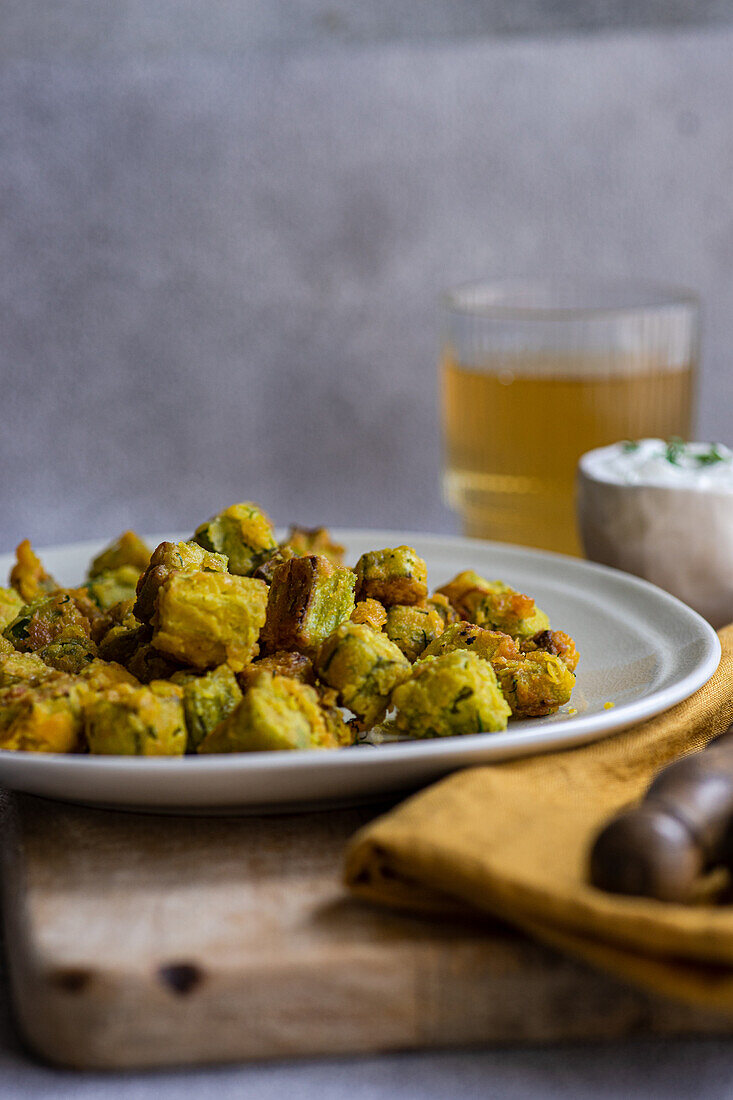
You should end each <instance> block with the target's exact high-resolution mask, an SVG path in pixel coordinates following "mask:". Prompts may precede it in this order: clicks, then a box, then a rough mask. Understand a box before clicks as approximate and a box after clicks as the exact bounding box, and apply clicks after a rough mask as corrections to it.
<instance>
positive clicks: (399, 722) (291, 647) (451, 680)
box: [0, 503, 578, 756]
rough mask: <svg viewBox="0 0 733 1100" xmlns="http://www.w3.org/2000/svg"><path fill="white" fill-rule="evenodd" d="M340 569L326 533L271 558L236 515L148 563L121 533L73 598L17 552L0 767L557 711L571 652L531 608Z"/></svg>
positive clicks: (393, 560) (168, 545) (468, 590)
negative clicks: (34, 758)
mask: <svg viewBox="0 0 733 1100" xmlns="http://www.w3.org/2000/svg"><path fill="white" fill-rule="evenodd" d="M342 555H343V547H341V546H339V545H338V544H336V543H335V542H334V541H333V540H332V539H331V536H330V534H329V532H328V531H327V530H326V529H325V528H313V529H308V528H299V527H293V528H291V529H290V532H289V535H288V537H287V538H286V539H284V540H283V541H282V542H281V543H280V544H279V545H278V544H277V542H276V539H275V535H274V532H273V530H272V526H271V524H270V521H269V519H268V518H267V516H266V515H265V514H264V512H262V510H261V509H260V508H258V507H257V505H254V504H248V503H245V504H236V505H233V506H232V507H231V508H227V509H225V511H223V512H221V513H219V514H218V515H217V516H214V517H213V518H212V519H211V520H208V521H207V522H206V523H204V524H201V525H200V526H199V527H198V528H197V530H196V535H195V537H194V538H193V539H192V540H190V541H188V542H179V543H175V542H163V543H161V544H160V545H159V546H158V547H157V548H156V549H155V550H154V551H153V553H152V554H150V553H149V550H148V547H147V546H146V545H145V543H144V542H143V540H142V539H140V538H139V536H137V535H136V534H135V533H134V532H132V531H127V532H125V533H124V534H123V535H121V536H120V537H119V538H118V539H116V540H115V541H114V542H113V543H111V544H110V545H109V546H107V547H106V548H105V549H104V550H103V551H102V552H101V553H100V554H98V555H97V556H96V557H95V558H94V560H93V561H92V563H91V564H90V567H89V572H88V575H87V580H86V582H84V583H83V584H82V585H81V586H80V587H79V588H62V587H60V586H59V585H58V584H57V582H56V581H55V580H54V578H53V577H52V576H51V575H50V574H49V573H48V572H47V571H46V570H45V568H44V566H43V563H42V562H41V561H40V560H39V558H38V557H37V555H36V554H35V553H34V552H33V550H32V548H31V546H30V543H29V542H28V541H27V540H26V541H25V542H23V543H21V544H20V546H19V547H18V550H17V562H16V564H15V566H14V567H13V570H12V573H11V584H12V588H9V589H0V631H2V634H0V748H10V749H24V750H29V751H45V752H48V751H56V752H77V751H84V750H85V749H88V750H89V751H91V752H93V753H104V754H110V753H112V754H122V755H174V756H175V755H181V754H182V753H183V752H184V751H190V752H194V751H199V752H203V753H212V752H235V751H242V752H246V751H261V750H272V749H298V748H300V749H303V748H305V749H313V748H334V747H342V746H345V745H349V744H351V743H353V740H354V737H355V731H356V730H357V729H359V730H363V729H367V728H369V727H372V726H374V725H375V723H378V722H381V721H383V720H384V719H385V717H386V716H387V714H388V712H393V713H392V716H391V717H388V718H387V721H386V725H385V728H390V729H392V731H393V732H396V733H397V734H398V735H399V736H403V737H412V738H417V737H435V736H441V737H443V736H452V735H459V734H464V733H472V732H479V731H493V730H497V729H503V728H504V726H505V725H506V721H507V717H508V715H509V713H510V710H511V712H512V713H513V714H514V716H515V717H518V718H527V717H535V716H540V715H545V714H549V713H552V712H553V711H555V710H557V708H558V707H559V706H561V705H562V704H563V703H564V702H566V701H567V700H568V699H569V698H570V692H571V691H572V687H573V683H574V676H573V671H574V669H575V666H576V664H577V660H578V654H577V650H576V648H575V643H574V642H573V639H572V638H570V637H569V636H568V635H567V634H564V633H563V632H561V631H552V630H550V627H549V622H548V620H547V616H546V615H545V614H544V613H543V612H542V611H539V610H538V609H537V608H536V607H535V604H534V601H533V600H532V599H531V598H530V597H528V596H525V595H523V594H522V593H520V592H517V591H516V590H514V589H512V588H511V587H509V586H508V585H507V584H504V583H503V582H501V581H487V580H485V578H483V577H481V576H480V575H479V574H477V573H475V572H473V571H471V570H466V571H464V572H462V573H459V574H458V575H457V576H456V577H455V578H454V579H453V580H452V581H451V582H449V584H447V585H444V586H443V587H442V588H441V589H438V590H437V591H436V592H435V593H434V594H433V595H432V596H430V597H428V595H427V568H426V566H425V562H424V561H423V560H422V558H420V557H419V555H418V554H417V552H416V551H415V550H414V548H413V547H410V546H399V547H395V548H389V549H382V550H374V551H369V552H367V553H365V554H362V556H361V557H360V559H359V561H358V562H357V564H356V566H355V568H354V569H353V570H351V569H348V568H346V567H344V566H343V565H342ZM355 599H356V600H358V602H355ZM410 662H415V664H414V665H411V663H410ZM348 712H351V714H353V715H355V716H356V717H354V718H351V719H349V720H348V721H347V720H346V718H347V716H348Z"/></svg>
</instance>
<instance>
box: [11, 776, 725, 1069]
mask: <svg viewBox="0 0 733 1100" xmlns="http://www.w3.org/2000/svg"><path fill="white" fill-rule="evenodd" d="M379 809H380V807H372V808H371V809H370V810H366V809H363V808H362V809H349V810H339V811H328V812H323V813H312V814H303V815H297V816H296V815H290V816H282V817H257V818H253V817H249V818H247V817H242V818H232V817H226V818H225V817H220V818H203V817H199V818H194V817H189V818H183V817H154V816H146V815H142V814H125V813H116V812H112V811H105V810H91V809H83V808H77V807H71V806H65V805H62V804H59V803H54V802H49V801H45V800H42V799H36V798H31V797H28V796H17V797H11V798H9V799H8V804H7V812H6V814H5V821H4V826H3V828H2V833H1V835H2V868H3V870H2V876H3V894H4V916H5V929H6V938H7V949H8V961H9V969H10V975H11V982H12V990H13V999H14V1007H15V1012H16V1017H17V1020H18V1022H19V1025H20V1028H21V1030H22V1032H23V1034H24V1035H25V1037H26V1039H27V1041H28V1043H29V1044H30V1045H31V1047H32V1048H33V1049H34V1050H35V1051H36V1052H37V1053H38V1054H39V1055H41V1056H42V1057H44V1058H47V1059H50V1060H51V1061H53V1062H57V1063H61V1064H63V1065H67V1066H75V1067H108V1068H113V1067H139V1066H154V1065H172V1064H176V1063H185V1062H219V1061H230V1060H239V1059H247V1058H275V1057H285V1056H293V1055H314V1054H325V1053H339V1054H340V1053H355V1052H364V1051H383V1050H393V1049H399V1048H402V1049H404V1048H420V1047H446V1046H454V1045H463V1044H478V1043H520V1042H521V1043H536V1042H549V1041H556V1040H577V1039H597V1038H607V1039H611V1038H615V1037H619V1036H624V1035H628V1034H630V1033H635V1034H638V1033H641V1034H671V1033H678V1034H682V1033H684V1034H694V1033H697V1034H710V1033H713V1032H718V1033H720V1032H722V1031H726V1030H728V1031H730V1030H733V1024H731V1023H730V1022H725V1021H724V1022H722V1023H721V1020H720V1019H719V1018H716V1017H711V1016H707V1015H703V1014H702V1013H701V1012H698V1011H693V1010H691V1009H688V1008H685V1007H682V1006H678V1005H674V1004H671V1003H667V1002H663V1001H661V1000H656V999H653V998H650V997H647V996H645V995H644V994H642V993H639V992H636V991H634V990H630V989H627V988H625V987H623V986H621V985H619V984H617V983H616V982H613V981H611V980H610V979H608V978H605V977H603V976H601V975H598V974H595V973H594V972H592V971H591V970H589V969H587V968H586V967H585V966H583V965H581V964H579V963H575V962H573V961H571V960H568V959H564V958H562V957H561V956H560V955H558V954H556V953H554V952H553V951H550V950H548V949H546V948H544V947H541V946H539V945H537V944H534V943H532V942H530V941H529V940H527V939H525V938H524V937H523V936H520V935H518V934H516V933H514V932H512V931H510V930H508V929H506V928H505V927H502V926H500V925H498V924H491V923H488V922H485V921H482V922H479V921H475V922H473V921H469V920H466V921H460V920H450V921H448V920H440V921H438V920H434V919H428V918H425V919H423V918H417V917H410V916H404V915H400V914H394V913H390V912H387V911H382V910H379V909H377V908H372V907H369V906H367V905H363V904H361V903H357V902H355V901H352V900H350V899H349V898H348V897H347V896H346V894H345V893H344V891H343V889H342V887H341V885H340V882H339V872H340V862H341V854H342V851H343V847H344V842H345V841H346V838H347V837H348V836H349V835H350V834H351V833H353V832H354V831H355V829H357V828H358V827H359V826H360V825H362V824H363V823H364V822H365V821H367V820H368V819H369V818H370V817H371V816H373V815H374V814H375V813H376V812H377V811H378V810H379Z"/></svg>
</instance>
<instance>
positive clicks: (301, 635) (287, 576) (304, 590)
mask: <svg viewBox="0 0 733 1100" xmlns="http://www.w3.org/2000/svg"><path fill="white" fill-rule="evenodd" d="M355 583H356V581H355V578H354V574H353V573H352V571H351V570H350V569H345V568H343V567H342V566H338V565H334V564H333V563H332V562H330V561H329V560H328V559H327V558H320V557H318V556H317V555H315V554H311V555H309V556H308V557H304V558H291V560H290V561H287V562H284V563H283V564H282V565H279V566H278V567H277V569H276V570H275V572H274V574H273V578H272V584H271V586H270V593H269V597H268V601H267V621H266V622H265V627H264V630H263V631H262V636H261V639H260V640H261V644H262V648H263V650H264V651H265V652H266V653H274V652H276V651H277V650H279V649H298V650H301V651H302V652H304V653H307V654H311V655H312V654H314V653H315V652H316V651H317V650H318V647H319V646H320V645H321V643H322V642H323V641H324V639H325V638H327V637H328V636H329V634H331V633H332V632H333V631H334V630H335V629H336V627H337V626H338V625H339V623H342V622H343V621H344V620H345V619H348V617H349V615H350V614H351V612H352V611H353V609H354V586H355Z"/></svg>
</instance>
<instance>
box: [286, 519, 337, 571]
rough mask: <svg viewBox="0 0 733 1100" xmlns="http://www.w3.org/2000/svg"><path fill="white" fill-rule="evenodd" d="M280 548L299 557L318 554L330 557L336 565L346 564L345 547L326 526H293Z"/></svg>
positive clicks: (321, 556) (322, 556)
mask: <svg viewBox="0 0 733 1100" xmlns="http://www.w3.org/2000/svg"><path fill="white" fill-rule="evenodd" d="M280 549H281V550H288V551H290V552H291V553H292V554H293V555H294V556H296V557H299V558H304V557H309V556H310V555H311V554H317V555H318V557H320V558H328V560H329V561H330V562H333V564H334V565H343V564H344V553H345V547H343V546H341V545H340V544H339V543H338V542H334V541H333V539H332V538H331V532H330V531H329V530H328V528H326V527H298V526H292V527H291V528H290V531H289V532H288V537H287V538H286V539H284V540H283V542H281V543H280Z"/></svg>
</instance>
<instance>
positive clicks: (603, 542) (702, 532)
mask: <svg viewBox="0 0 733 1100" xmlns="http://www.w3.org/2000/svg"><path fill="white" fill-rule="evenodd" d="M577 509H578V526H579V530H580V536H581V539H582V542H583V547H584V549H585V553H586V556H587V557H588V558H590V559H591V560H592V561H597V562H601V563H602V564H603V565H612V566H615V567H616V568H617V569H624V570H625V571H626V572H627V573H635V574H636V575H637V576H639V577H645V578H646V580H648V581H651V582H652V583H653V584H657V585H659V587H660V588H665V589H666V590H667V591H668V592H671V593H672V594H673V595H674V596H678V597H679V598H680V599H681V600H684V602H685V603H687V604H689V605H690V607H694V608H695V610H696V611H699V612H700V614H701V615H704V616H705V618H706V619H707V620H708V621H709V622H710V623H712V625H713V626H714V627H719V626H723V625H724V624H725V623H729V622H732V621H733V452H731V451H729V450H728V448H727V447H724V446H722V444H718V445H716V446H715V447H713V446H711V444H709V443H687V444H677V443H673V444H667V443H665V442H664V441H663V440H661V439H643V440H640V441H639V442H638V443H613V444H611V446H610V447H599V448H598V449H597V450H594V451H588V452H587V453H586V454H584V455H583V456H582V458H581V459H580V462H579V464H578V479H577Z"/></svg>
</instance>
